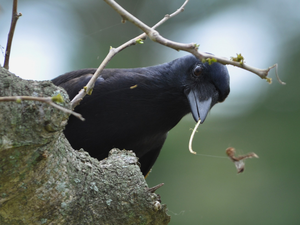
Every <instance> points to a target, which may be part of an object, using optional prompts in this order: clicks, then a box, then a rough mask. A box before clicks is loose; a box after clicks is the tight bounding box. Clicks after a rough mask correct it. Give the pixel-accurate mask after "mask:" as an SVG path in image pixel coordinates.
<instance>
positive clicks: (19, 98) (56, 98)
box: [0, 95, 84, 121]
mask: <svg viewBox="0 0 300 225" xmlns="http://www.w3.org/2000/svg"><path fill="white" fill-rule="evenodd" d="M23 100H29V101H39V102H44V103H47V104H48V105H51V106H53V107H54V108H57V109H59V110H61V111H63V112H65V113H70V114H72V115H73V116H76V117H77V118H78V119H80V120H82V121H84V118H83V117H82V116H81V114H79V113H76V112H74V111H72V110H69V109H67V108H64V107H62V106H59V105H57V104H55V102H64V101H63V98H62V97H61V95H57V96H54V97H46V98H43V97H32V96H9V97H0V102H6V101H15V102H17V103H21V101H23Z"/></svg>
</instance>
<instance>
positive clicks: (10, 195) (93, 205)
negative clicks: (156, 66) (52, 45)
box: [0, 67, 170, 225]
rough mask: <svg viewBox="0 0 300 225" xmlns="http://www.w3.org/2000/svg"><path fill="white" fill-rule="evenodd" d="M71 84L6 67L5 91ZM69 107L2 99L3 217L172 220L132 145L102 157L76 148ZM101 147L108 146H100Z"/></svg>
mask: <svg viewBox="0 0 300 225" xmlns="http://www.w3.org/2000/svg"><path fill="white" fill-rule="evenodd" d="M58 93H60V94H61V95H62V96H63V97H64V99H65V100H66V102H65V103H63V104H62V106H64V107H67V108H70V106H69V100H68V96H67V94H66V92H65V91H64V90H63V89H61V88H59V87H56V86H54V85H53V84H52V83H51V82H50V81H29V80H22V79H21V78H19V77H17V76H15V75H14V74H11V73H10V72H8V71H7V70H6V69H3V68H1V67H0V96H39V97H49V96H55V95H57V94H58ZM67 120H68V115H66V113H64V112H62V111H60V110H58V109H56V108H53V107H51V106H50V105H48V104H46V103H41V102H33V101H22V102H21V103H17V102H0V224H2V225H4V224H10V225H12V224H18V225H19V224H26V225H28V224H74V225H76V224H80V225H81V224H168V223H169V221H170V217H169V216H168V215H167V213H166V212H167V208H166V206H165V205H162V204H160V198H159V196H158V195H157V194H155V193H152V192H151V191H150V190H149V189H148V186H147V183H146V182H145V179H144V177H143V175H142V173H141V171H140V168H139V164H138V159H137V158H136V157H135V154H134V153H133V152H132V151H126V150H123V151H120V150H118V149H112V150H111V151H110V154H109V156H108V158H106V159H104V160H102V161H98V160H97V159H94V158H92V157H90V156H89V154H88V153H87V152H85V151H83V150H80V151H75V150H73V149H72V148H71V146H70V144H69V143H68V141H67V140H66V138H65V137H64V135H63V133H62V131H63V129H64V126H65V125H66V123H67ZM99 148H100V149H101V146H99Z"/></svg>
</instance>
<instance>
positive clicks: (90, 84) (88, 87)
mask: <svg viewBox="0 0 300 225" xmlns="http://www.w3.org/2000/svg"><path fill="white" fill-rule="evenodd" d="M188 1H189V0H186V1H185V2H184V3H183V5H182V6H181V7H180V8H179V9H177V10H176V11H175V12H174V13H172V14H171V15H169V14H167V15H165V17H164V18H163V19H162V20H160V21H159V22H158V23H157V24H155V25H154V26H153V28H150V29H155V28H157V27H159V26H160V25H162V24H163V23H164V22H166V21H167V20H168V19H170V18H172V17H174V16H176V15H177V14H179V13H180V12H183V11H184V7H185V6H186V4H187V3H188ZM125 12H126V15H131V14H130V13H128V12H127V11H126V10H125ZM121 17H122V19H125V18H127V17H125V16H124V17H123V16H122V15H121ZM136 20H138V19H137V18H136ZM138 21H139V20H138ZM146 37H147V34H146V33H143V34H141V35H139V36H137V37H135V38H133V39H131V40H129V41H127V42H126V43H124V44H122V45H120V46H119V47H117V48H112V47H111V48H110V51H109V53H108V54H107V56H106V57H105V59H104V60H103V61H102V63H101V64H100V66H99V67H98V69H97V70H96V72H95V73H94V75H93V76H92V78H91V79H90V81H89V82H88V84H87V85H86V86H85V87H84V88H83V89H81V90H80V92H79V93H78V94H77V95H76V96H75V97H74V98H73V99H72V101H71V106H72V109H74V108H75V107H76V106H77V105H78V104H79V103H80V101H81V100H82V99H83V98H84V96H85V95H86V94H88V93H91V92H92V89H93V88H94V85H95V82H96V80H97V78H98V77H99V76H100V73H101V71H102V70H103V69H104V68H105V66H106V65H107V63H108V62H109V61H110V60H111V59H112V58H113V57H114V56H115V55H116V54H117V53H119V52H120V51H122V50H124V49H125V48H127V47H129V46H132V45H136V44H137V43H140V42H141V40H145V39H146Z"/></svg>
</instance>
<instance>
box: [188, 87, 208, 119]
mask: <svg viewBox="0 0 300 225" xmlns="http://www.w3.org/2000/svg"><path fill="white" fill-rule="evenodd" d="M187 98H188V100H189V103H190V107H191V111H192V115H193V117H194V120H195V121H196V122H198V120H199V119H200V120H201V123H203V122H204V120H205V118H206V116H207V114H208V112H209V110H210V108H211V102H212V98H211V97H209V98H208V99H206V100H203V101H200V100H199V97H197V95H196V93H195V92H194V91H193V90H191V91H190V93H189V94H187Z"/></svg>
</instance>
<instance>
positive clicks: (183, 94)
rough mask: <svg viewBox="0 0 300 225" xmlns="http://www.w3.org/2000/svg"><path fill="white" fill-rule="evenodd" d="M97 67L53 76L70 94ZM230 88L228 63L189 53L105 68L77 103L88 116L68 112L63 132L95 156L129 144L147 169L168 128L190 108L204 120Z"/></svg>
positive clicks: (150, 166)
mask: <svg viewBox="0 0 300 225" xmlns="http://www.w3.org/2000/svg"><path fill="white" fill-rule="evenodd" d="M95 71H96V69H82V70H77V71H73V72H69V73H66V74H63V75H61V76H59V77H57V78H55V79H53V80H52V82H53V83H54V84H55V85H57V86H61V87H63V88H64V89H65V90H66V91H67V92H68V94H69V97H70V99H72V98H73V97H74V96H75V95H76V94H77V93H78V92H79V90H81V89H82V88H83V86H85V85H86V84H87V82H88V81H89V79H90V78H91V76H92V75H93V73H94V72H95ZM228 94H229V74H228V71H227V68H226V66H224V65H222V64H219V63H213V64H212V65H209V64H208V63H202V62H201V61H199V60H198V59H197V58H196V57H195V56H193V55H188V56H185V57H182V58H178V59H175V60H174V61H172V62H169V63H165V64H161V65H157V66H151V67H144V68H134V69H105V70H103V72H102V73H101V76H100V77H99V78H98V80H97V81H96V84H95V87H94V89H93V93H92V95H90V96H86V97H85V98H84V99H83V100H82V101H81V103H80V105H78V106H77V107H76V108H75V111H76V112H78V113H80V114H82V116H83V117H84V118H85V119H86V120H85V121H84V122H82V121H81V120H79V119H77V118H75V117H74V116H70V118H69V121H68V125H67V126H66V128H65V131H64V133H65V136H66V138H67V139H68V140H69V142H70V144H71V145H72V147H73V148H74V149H77V150H78V149H80V148H83V149H84V150H85V151H87V152H89V154H90V155H91V156H92V157H95V158H97V159H99V160H101V159H104V158H106V157H107V156H108V152H109V151H110V150H111V149H112V148H114V147H116V148H120V149H127V150H133V151H134V152H135V153H136V155H137V157H139V161H140V163H141V171H142V173H143V174H144V175H146V174H147V173H148V172H149V171H150V169H151V168H152V166H153V164H154V163H155V161H156V159H157V157H158V155H159V152H160V150H161V148H162V146H163V144H164V142H165V140H166V137H167V134H168V132H169V130H171V129H172V128H173V127H174V126H175V125H176V124H177V123H178V122H179V121H180V120H181V118H182V117H183V116H185V115H186V114H188V113H190V112H191V113H192V115H193V117H194V119H195V121H196V122H198V120H199V119H201V123H203V122H204V120H205V118H206V116H207V114H208V112H209V110H210V109H211V108H212V107H213V106H214V105H215V104H216V103H218V102H223V101H224V100H225V98H226V97H227V96H228Z"/></svg>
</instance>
